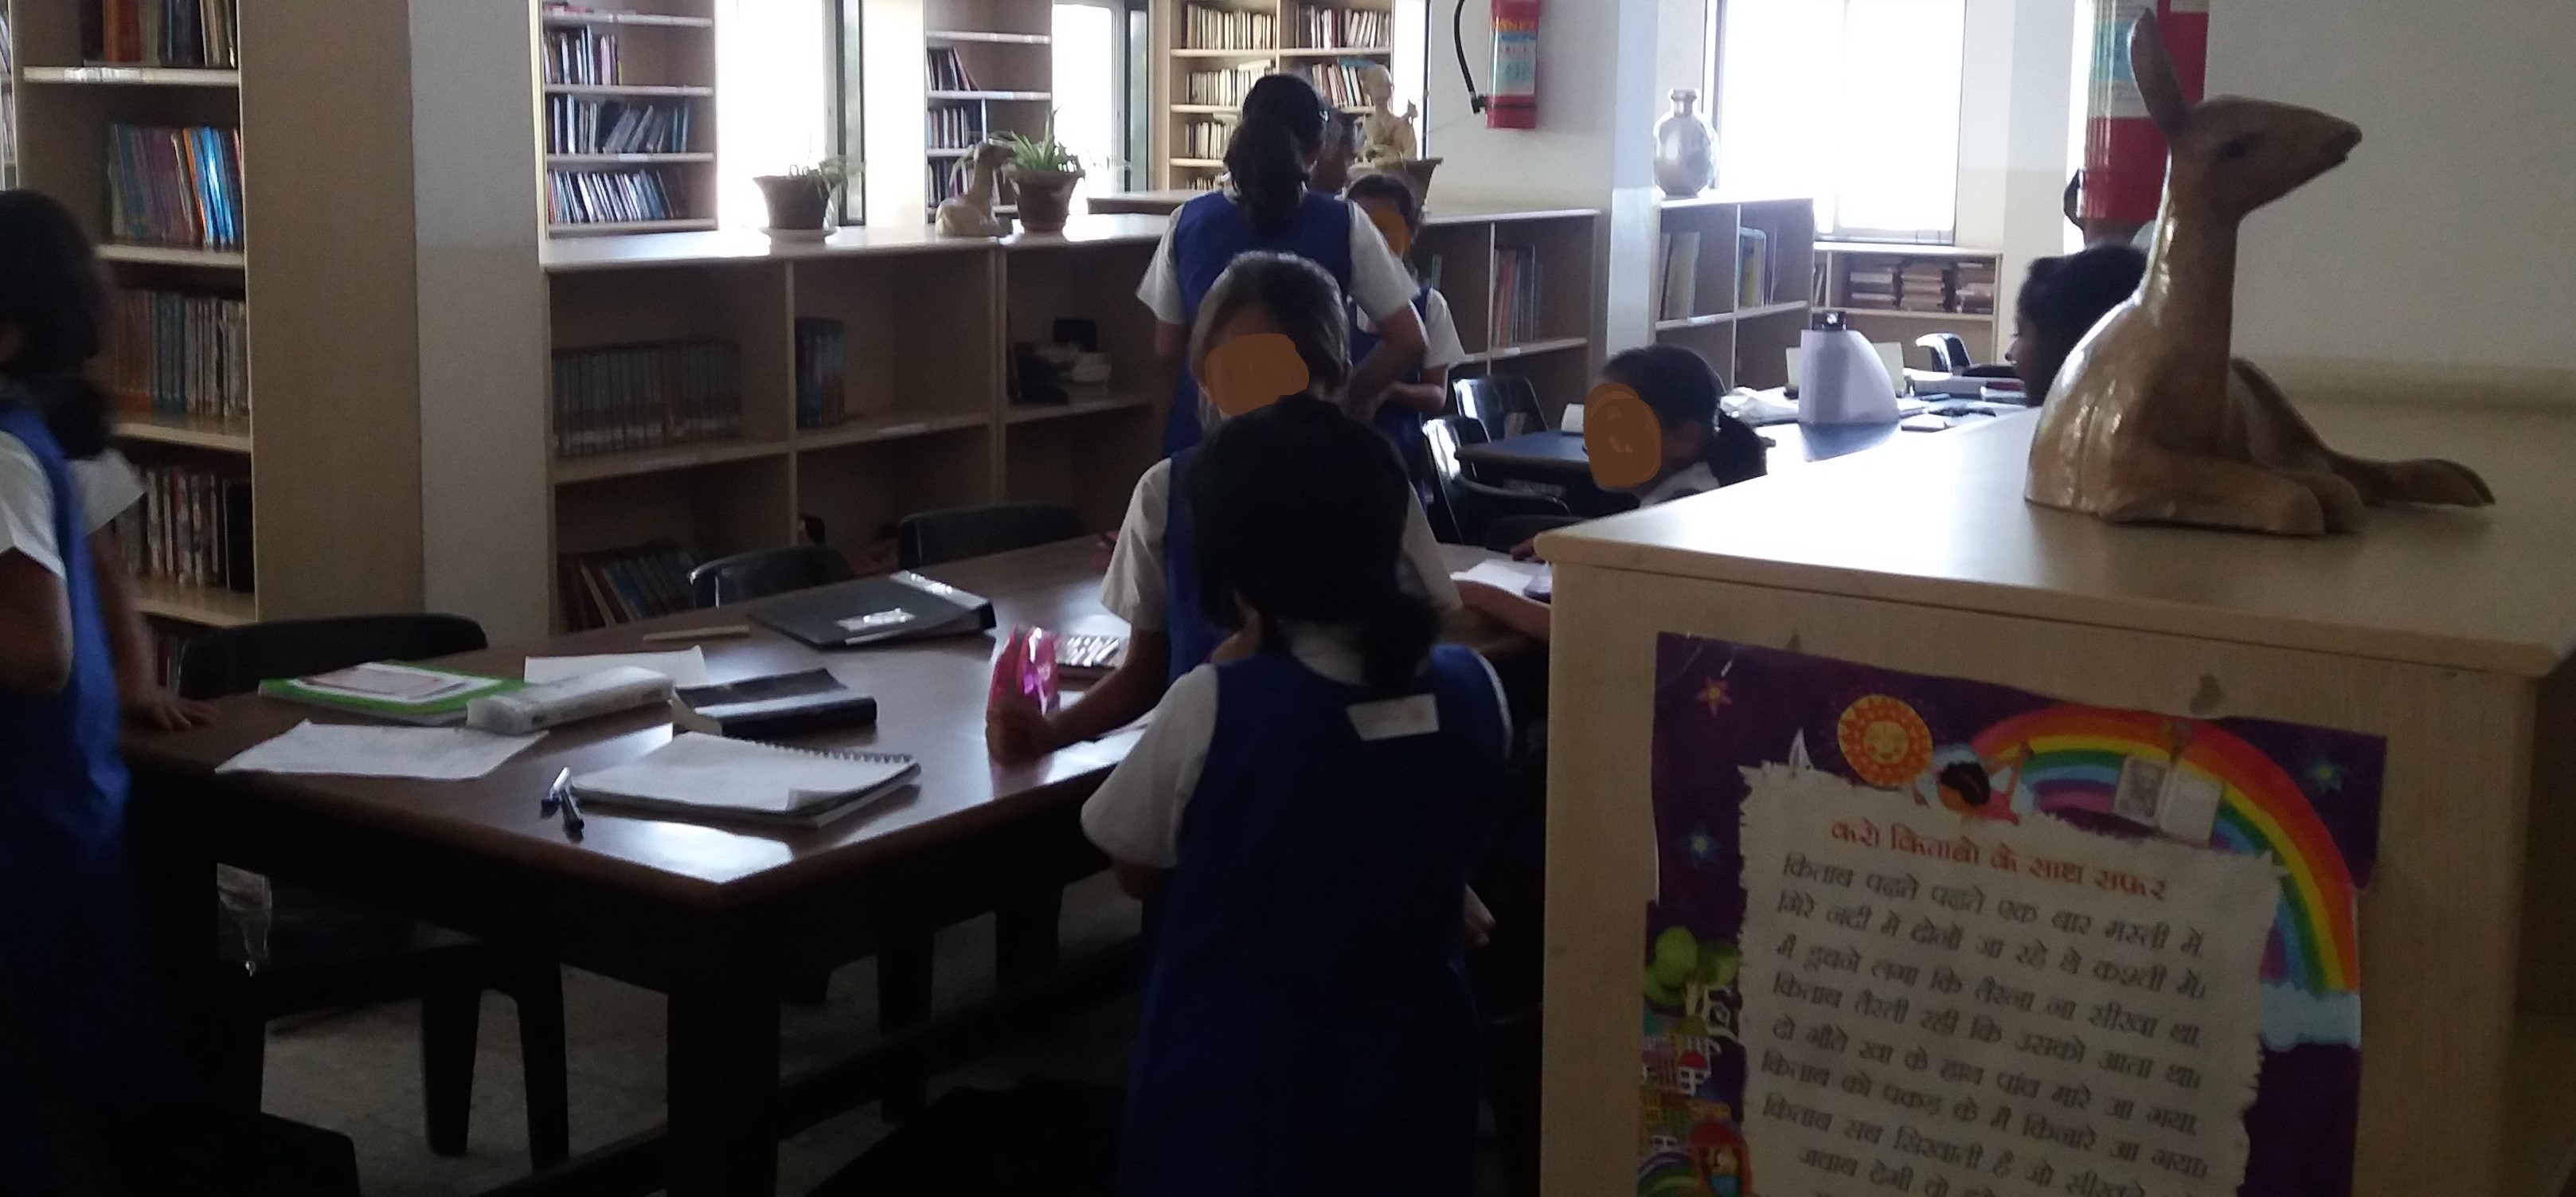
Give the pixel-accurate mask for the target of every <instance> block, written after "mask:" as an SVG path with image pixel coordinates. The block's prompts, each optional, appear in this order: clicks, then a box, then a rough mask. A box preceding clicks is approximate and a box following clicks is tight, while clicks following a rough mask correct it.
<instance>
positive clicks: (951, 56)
mask: <svg viewBox="0 0 2576 1197" xmlns="http://www.w3.org/2000/svg"><path fill="white" fill-rule="evenodd" d="M926 82H927V84H928V86H929V88H930V90H932V91H974V90H976V88H975V75H974V73H973V72H971V71H968V70H967V69H966V60H965V59H963V58H959V57H958V56H957V51H956V50H955V49H953V48H951V47H948V46H932V47H931V48H930V74H929V78H928V79H927V80H926Z"/></svg>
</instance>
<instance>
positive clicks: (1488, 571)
mask: <svg viewBox="0 0 2576 1197" xmlns="http://www.w3.org/2000/svg"><path fill="white" fill-rule="evenodd" d="M1449 576H1450V577H1451V578H1454V579H1456V580H1458V581H1461V582H1482V583H1484V584H1485V585H1487V586H1491V587H1493V588H1495V589H1497V590H1508V591H1510V592H1512V593H1513V594H1519V593H1520V592H1522V591H1523V590H1526V589H1528V588H1529V584H1530V583H1532V582H1535V581H1537V580H1539V579H1540V578H1544V577H1546V576H1548V568H1547V563H1546V562H1544V561H1514V560H1512V559H1511V558H1509V557H1497V558H1494V559H1493V560H1490V561H1480V562H1477V563H1476V566H1475V568H1473V569H1468V570H1463V571H1460V572H1458V573H1454V574H1451V575H1449Z"/></svg>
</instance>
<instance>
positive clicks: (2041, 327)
mask: <svg viewBox="0 0 2576 1197" xmlns="http://www.w3.org/2000/svg"><path fill="white" fill-rule="evenodd" d="M2146 274H2147V255H2145V254H2143V253H2140V252H2138V249H2137V247H2136V246H2133V245H2126V244H2122V243H2119V242H2108V243H2105V244H2101V245H2096V246H2093V247H2091V248H2089V249H2086V250H2084V251H2083V252H2081V253H2074V254H2068V255H2067V256H2065V257H2062V258H2041V259H2038V260H2037V261H2034V262H2032V263H2031V264H2030V274H2029V275H2028V276H2027V277H2025V278H2024V279H2023V280H2022V284H2021V298H2020V299H2019V300H2018V301H2017V302H2016V304H2015V307H2014V313H2015V314H2016V315H2018V316H2020V317H2021V321H2022V323H2023V324H2025V325H2027V326H2029V329H2030V335H2029V337H2027V338H2026V339H2025V342H2024V344H2023V346H2022V356H2023V358H2024V360H2022V361H2018V362H2015V363H2013V364H2014V367H2015V370H2016V372H2017V373H2019V374H2020V375H2021V377H2022V386H2023V389H2024V390H2025V391H2027V392H2028V400H2029V402H2032V403H2037V402H2039V401H2041V400H2043V399H2046V398H2047V397H2048V392H2049V390H2050V389H2051V388H2052V387H2053V386H2054V385H2055V382H2056V379H2057V368H2058V367H2059V366H2062V365H2064V364H2066V355H2067V354H2069V353H2072V352H2074V351H2075V343H2076V342H2078V341H2081V340H2083V339H2084V334H2086V333H2088V332H2091V331H2093V325H2094V324H2095V323H2097V322H2099V321H2100V320H2101V319H2102V314H2103V313H2105V312H2108V311H2110V310H2111V309H2112V308H2115V307H2118V306H2119V305H2120V301H2121V300H2124V299H2127V298H2128V297H2129V296H2130V295H2132V294H2135V293H2136V292H2137V289H2138V281H2139V280H2140V279H2143V278H2145V277H2146Z"/></svg>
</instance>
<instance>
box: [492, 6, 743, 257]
mask: <svg viewBox="0 0 2576 1197" xmlns="http://www.w3.org/2000/svg"><path fill="white" fill-rule="evenodd" d="M535 4H536V23H537V30H536V33H537V36H536V54H535V64H536V72H537V83H538V96H537V112H536V122H537V153H538V155H539V163H538V166H539V169H540V171H541V172H542V173H543V176H544V180H545V181H544V186H543V187H541V188H540V190H539V192H538V202H539V204H540V205H542V206H543V207H544V209H545V216H544V220H545V226H546V233H547V235H548V236H552V237H597V236H608V235H615V234H619V233H645V232H684V231H688V230H694V229H712V228H714V227H716V205H717V189H718V188H717V177H716V152H715V151H716V88H715V82H716V20H715V0H608V2H607V3H601V4H591V3H584V4H582V5H581V6H580V7H578V8H570V7H565V6H563V4H562V3H561V0H535ZM567 38H586V39H594V40H595V41H596V42H603V43H604V42H611V41H613V42H614V43H615V46H616V50H615V54H614V59H615V67H616V70H615V73H614V74H613V75H608V76H606V77H600V78H590V79H586V80H584V81H581V82H575V81H573V79H572V78H571V77H568V76H567V75H565V74H564V73H563V72H561V71H559V70H558V69H557V64H556V54H555V53H554V48H555V46H556V44H557V41H558V39H567ZM637 109H646V110H653V111H659V112H662V113H665V114H673V115H678V114H684V115H685V118H686V121H687V126H688V127H687V130H686V133H685V135H684V136H678V137H665V138H662V139H661V140H660V141H659V142H658V143H657V144H653V145H651V146H647V147H640V148H629V147H624V146H620V147H611V146H609V145H606V144H604V142H603V141H602V140H601V139H604V138H607V137H609V136H611V135H612V134H613V132H614V122H615V121H616V119H617V116H618V114H620V113H623V112H631V111H634V110H637ZM575 114H580V115H582V116H584V117H586V119H585V120H583V121H582V122H581V124H586V125H588V126H589V127H588V128H583V127H580V125H573V126H572V127H561V126H566V125H567V124H568V123H569V122H571V121H572V120H573V118H574V116H575ZM664 119H670V118H669V117H668V116H666V117H665V118H664ZM648 180H649V182H648ZM558 186H565V187H567V189H586V194H588V195H589V196H590V197H591V199H592V202H593V204H594V205H596V204H597V203H599V202H601V201H600V193H601V192H603V191H605V192H609V193H612V194H614V195H615V196H617V197H620V198H623V199H627V200H630V201H631V200H632V199H633V198H634V196H635V193H637V192H640V191H644V190H647V189H648V188H653V189H658V190H659V192H660V194H661V196H662V199H663V203H664V205H665V207H666V210H667V214H666V215H663V216H661V217H658V218H654V219H621V218H619V217H618V216H617V215H612V214H610V213H608V212H599V211H596V210H595V208H594V210H592V211H584V210H583V208H582V206H581V204H580V202H579V201H578V200H577V199H576V198H575V197H572V196H565V197H561V198H558V196H557V191H556V189H557V187H558ZM583 216H590V217H592V218H590V219H582V218H581V217H583Z"/></svg>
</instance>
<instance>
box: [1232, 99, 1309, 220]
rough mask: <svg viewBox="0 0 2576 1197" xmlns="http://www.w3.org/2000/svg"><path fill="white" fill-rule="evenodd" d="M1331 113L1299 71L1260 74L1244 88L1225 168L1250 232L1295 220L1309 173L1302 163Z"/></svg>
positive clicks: (1304, 163)
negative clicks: (1231, 180)
mask: <svg viewBox="0 0 2576 1197" xmlns="http://www.w3.org/2000/svg"><path fill="white" fill-rule="evenodd" d="M1331 115H1332V114H1331V110H1330V109H1327V108H1326V107H1325V106H1324V98H1323V97H1322V96H1320V95H1317V94H1316V92H1315V86H1314V85H1313V84H1311V83H1308V82H1307V81H1306V78H1305V76H1303V75H1264V76H1262V77H1261V79H1260V81H1259V82H1256V83H1254V84H1253V85H1252V90H1251V91H1249V92H1247V93H1245V95H1244V97H1243V111H1242V119H1241V120H1239V121H1237V122H1236V124H1235V129H1234V136H1233V138H1232V139H1230V140H1228V141H1227V142H1226V147H1225V168H1226V172H1227V173H1228V174H1229V175H1231V176H1232V177H1233V181H1234V198H1235V202H1236V203H1238V204H1240V205H1242V207H1243V211H1244V214H1245V215H1246V216H1248V217H1250V218H1251V220H1252V228H1253V231H1255V232H1257V233H1261V234H1263V235H1265V236H1271V235H1276V234H1279V233H1283V232H1286V231H1287V230H1288V229H1289V227H1290V226H1292V225H1293V224H1295V223H1296V219H1297V209H1298V206H1299V205H1300V204H1302V203H1303V202H1304V201H1305V198H1306V183H1307V181H1308V180H1309V179H1310V178H1311V177H1312V175H1311V172H1310V170H1309V169H1308V166H1307V164H1308V162H1309V161H1311V160H1312V159H1313V158H1314V156H1315V154H1316V153H1317V152H1318V151H1320V150H1322V149H1323V146H1324V126H1325V124H1326V123H1327V121H1328V120H1329V119H1330V117H1331Z"/></svg>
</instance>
